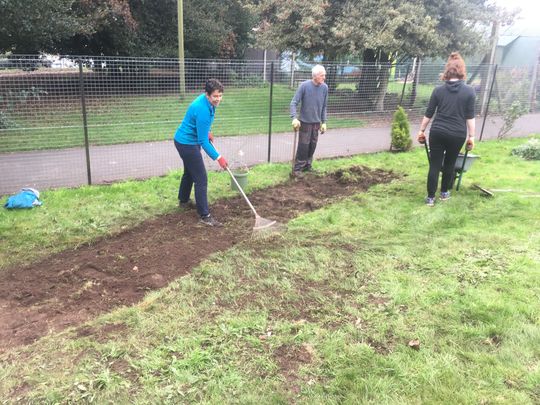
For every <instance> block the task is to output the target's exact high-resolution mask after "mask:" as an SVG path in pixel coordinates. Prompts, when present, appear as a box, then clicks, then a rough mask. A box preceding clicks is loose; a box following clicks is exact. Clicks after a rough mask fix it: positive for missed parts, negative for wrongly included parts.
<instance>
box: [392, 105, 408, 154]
mask: <svg viewBox="0 0 540 405" xmlns="http://www.w3.org/2000/svg"><path fill="white" fill-rule="evenodd" d="M391 135H392V145H391V147H392V149H393V150H398V151H407V150H409V149H411V146H412V139H411V130H410V125H409V119H408V117H407V113H406V112H405V110H404V109H403V108H402V107H398V109H397V110H396V112H395V113H394V118H393V120H392V133H391Z"/></svg>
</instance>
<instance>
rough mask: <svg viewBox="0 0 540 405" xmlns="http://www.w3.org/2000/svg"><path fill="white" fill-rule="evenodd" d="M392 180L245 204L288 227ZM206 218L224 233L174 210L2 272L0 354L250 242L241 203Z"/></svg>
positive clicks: (338, 179) (284, 190)
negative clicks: (220, 224) (298, 218)
mask: <svg viewBox="0 0 540 405" xmlns="http://www.w3.org/2000/svg"><path fill="white" fill-rule="evenodd" d="M396 177H397V176H396V175H394V174H393V173H390V172H386V171H383V170H372V169H369V168H366V167H359V166H358V167H353V168H351V169H349V170H347V171H343V170H341V171H338V172H336V173H333V174H330V175H327V176H317V175H312V174H311V175H308V176H306V177H304V178H301V179H295V180H291V181H288V182H286V183H284V184H281V185H278V186H275V187H271V188H267V189H264V190H258V191H255V192H253V193H251V194H250V196H249V197H250V200H251V202H252V203H253V205H254V206H255V207H256V208H257V211H258V212H259V214H260V215H261V216H263V217H265V218H270V219H275V220H277V221H279V222H282V223H286V222H288V221H289V220H291V219H292V218H294V217H296V216H298V215H300V214H302V213H305V212H308V211H312V210H315V209H318V208H320V207H322V206H324V205H326V204H329V203H332V202H334V201H336V200H338V199H340V198H342V197H345V196H349V195H352V194H355V193H358V192H360V191H364V190H366V189H367V188H368V187H370V186H371V185H373V184H377V183H387V182H390V181H391V180H393V179H394V178H396ZM211 211H212V213H213V215H215V216H216V218H218V219H219V220H220V221H222V222H223V223H224V225H225V226H224V227H221V228H209V227H207V226H206V225H203V224H200V223H199V222H198V217H197V214H196V212H195V211H193V210H186V211H182V210H180V209H179V210H178V211H176V212H173V213H170V214H167V215H163V216H160V217H158V218H155V219H151V220H148V221H145V222H143V223H141V224H139V225H138V226H136V227H134V228H132V229H129V230H126V231H124V232H121V233H119V234H117V235H114V236H112V237H107V238H102V239H100V240H97V241H94V242H92V243H90V244H87V245H84V246H80V247H78V248H77V249H73V250H66V251H64V252H61V253H58V254H55V255H52V256H50V257H47V258H45V259H43V260H41V261H39V262H36V263H33V264H31V265H29V266H25V267H22V266H14V267H11V268H8V269H5V270H4V271H2V272H1V274H0V325H1V326H0V353H1V352H3V351H7V350H9V349H10V348H13V347H17V346H21V345H26V344H30V343H32V342H34V341H35V340H37V339H39V338H40V337H42V336H44V335H46V334H48V333H49V332H51V331H59V330H62V329H65V328H67V327H72V326H76V325H79V324H81V323H82V322H84V321H86V320H88V319H90V318H92V317H95V316H96V315H99V314H102V313H105V312H108V311H110V310H111V309H113V308H117V307H119V306H123V305H130V304H133V303H135V302H138V301H140V300H141V299H142V298H143V297H144V295H145V294H146V293H147V292H148V291H151V290H155V289H159V288H162V287H164V286H166V285H167V284H168V283H170V282H171V281H172V280H174V279H176V278H178V277H181V276H183V275H185V274H186V273H188V272H189V271H190V270H191V269H192V268H194V267H195V266H197V265H198V264H199V263H200V262H201V261H203V260H204V259H205V258H207V257H208V256H209V255H211V254H213V253H216V252H219V251H224V250H226V249H228V248H230V247H232V246H233V245H235V244H237V243H240V242H242V241H244V240H246V239H248V238H249V237H250V236H251V231H252V227H253V223H254V218H253V215H252V213H251V211H250V210H249V208H248V207H247V205H246V204H245V202H244V201H243V199H242V198H241V197H240V196H238V197H236V198H231V199H226V200H225V199H224V200H219V201H217V202H216V203H215V204H214V205H213V206H212V207H211ZM110 332H115V331H110ZM81 333H83V334H84V333H91V331H90V330H88V331H86V330H84V331H82V332H81Z"/></svg>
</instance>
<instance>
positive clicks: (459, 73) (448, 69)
mask: <svg viewBox="0 0 540 405" xmlns="http://www.w3.org/2000/svg"><path fill="white" fill-rule="evenodd" d="M466 78H467V68H466V67H465V61H464V60H463V58H462V57H461V55H460V54H459V52H452V53H451V54H450V56H449V57H448V61H447V62H446V66H445V67H444V73H443V75H442V78H441V79H442V80H445V81H446V80H450V79H460V80H464V79H466Z"/></svg>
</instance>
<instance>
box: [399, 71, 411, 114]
mask: <svg viewBox="0 0 540 405" xmlns="http://www.w3.org/2000/svg"><path fill="white" fill-rule="evenodd" d="M410 69H411V65H407V73H405V81H404V82H403V89H401V98H400V99H399V106H400V107H401V106H402V105H403V95H404V94H405V86H406V85H407V78H408V77H409V70H410Z"/></svg>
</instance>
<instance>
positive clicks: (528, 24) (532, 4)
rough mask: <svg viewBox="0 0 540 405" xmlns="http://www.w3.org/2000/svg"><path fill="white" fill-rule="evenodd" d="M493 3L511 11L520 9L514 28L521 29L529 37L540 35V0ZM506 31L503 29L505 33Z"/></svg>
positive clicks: (497, 1) (505, 0)
mask: <svg viewBox="0 0 540 405" xmlns="http://www.w3.org/2000/svg"><path fill="white" fill-rule="evenodd" d="M492 2H494V3H495V4H497V5H499V6H502V7H504V8H507V9H509V10H514V9H516V8H520V9H521V11H520V13H519V14H518V16H517V17H516V20H515V23H514V28H521V30H525V31H527V33H528V34H529V35H540V25H539V24H538V18H539V17H540V0H492ZM504 31H505V29H504V28H503V33H504ZM523 33H525V32H523Z"/></svg>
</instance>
